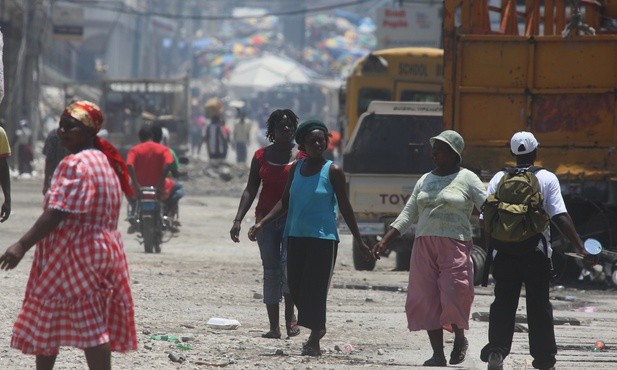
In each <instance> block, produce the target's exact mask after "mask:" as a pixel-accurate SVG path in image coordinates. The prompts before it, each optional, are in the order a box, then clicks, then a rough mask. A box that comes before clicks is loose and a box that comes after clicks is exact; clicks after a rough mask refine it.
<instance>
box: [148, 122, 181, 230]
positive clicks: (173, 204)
mask: <svg viewBox="0 0 617 370" xmlns="http://www.w3.org/2000/svg"><path fill="white" fill-rule="evenodd" d="M162 138H163V130H162V129H161V126H158V125H153V126H152V141H154V142H155V143H159V144H161V141H162ZM167 148H168V149H169V152H170V153H171V155H172V156H173V158H174V160H173V162H172V164H171V165H170V166H169V173H170V174H171V176H173V177H174V178H175V179H178V178H180V177H182V176H186V172H180V161H179V160H178V156H177V155H176V152H175V151H174V150H173V149H172V148H170V147H167ZM164 188H165V189H170V190H169V197H168V198H167V201H166V202H165V206H166V210H165V215H166V216H169V217H171V219H172V228H173V229H174V230H173V231H177V230H175V228H176V227H177V226H180V221H179V220H178V216H179V209H178V202H180V199H182V198H183V197H184V196H185V195H186V192H185V191H184V186H183V185H182V183H181V182H180V181H177V180H174V179H172V178H170V177H169V176H168V177H166V178H165V185H164Z"/></svg>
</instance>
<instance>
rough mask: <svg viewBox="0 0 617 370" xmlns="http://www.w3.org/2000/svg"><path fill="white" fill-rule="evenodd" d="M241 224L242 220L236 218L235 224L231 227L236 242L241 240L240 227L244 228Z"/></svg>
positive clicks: (231, 233)
mask: <svg viewBox="0 0 617 370" xmlns="http://www.w3.org/2000/svg"><path fill="white" fill-rule="evenodd" d="M241 224H242V223H241V221H238V220H234V225H233V226H232V227H231V230H229V235H230V236H231V240H233V241H234V242H236V243H239V242H240V229H241V228H242V226H241Z"/></svg>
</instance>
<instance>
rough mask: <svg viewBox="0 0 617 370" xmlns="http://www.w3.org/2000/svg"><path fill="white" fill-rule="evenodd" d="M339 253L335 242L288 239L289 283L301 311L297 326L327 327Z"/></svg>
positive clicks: (290, 290)
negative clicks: (332, 285)
mask: <svg viewBox="0 0 617 370" xmlns="http://www.w3.org/2000/svg"><path fill="white" fill-rule="evenodd" d="M337 251H338V242H337V241H335V240H325V239H317V238H299V237H292V236H290V237H289V238H288V241H287V283H288V284H289V292H290V293H291V297H292V298H293V300H294V303H295V305H296V307H297V308H298V325H301V326H304V327H305V328H309V329H311V330H322V329H325V328H326V300H327V298H328V286H329V285H330V278H331V277H332V271H333V269H334V263H335V262H336V253H337Z"/></svg>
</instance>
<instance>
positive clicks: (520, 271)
mask: <svg viewBox="0 0 617 370" xmlns="http://www.w3.org/2000/svg"><path fill="white" fill-rule="evenodd" d="M550 274H551V271H550V260H549V259H548V258H547V257H546V256H545V255H544V253H542V252H540V251H536V252H534V253H533V254H531V255H525V256H512V255H506V254H504V253H497V256H496V257H495V260H494V261H493V278H494V279H495V301H493V304H491V311H490V318H489V328H488V341H489V343H488V344H487V345H486V346H485V347H484V348H482V351H481V353H480V358H481V359H482V361H485V362H486V361H488V356H489V354H490V353H491V352H498V353H500V354H501V355H502V356H503V357H506V356H507V355H508V354H509V353H510V349H511V347H512V337H513V335H514V323H515V322H514V321H515V316H516V309H517V307H518V298H519V295H520V292H521V286H522V284H525V293H526V303H527V322H528V324H529V349H530V351H529V352H530V354H531V356H532V357H533V359H534V360H533V363H532V365H533V367H535V368H545V367H546V368H548V367H551V366H553V365H554V364H555V355H556V354H557V344H556V343H555V331H554V328H553V306H552V305H551V302H550V301H549V282H550V278H551V277H550Z"/></svg>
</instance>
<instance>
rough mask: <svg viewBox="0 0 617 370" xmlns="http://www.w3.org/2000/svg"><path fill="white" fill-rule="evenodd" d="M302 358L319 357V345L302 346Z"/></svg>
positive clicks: (306, 344)
mask: <svg viewBox="0 0 617 370" xmlns="http://www.w3.org/2000/svg"><path fill="white" fill-rule="evenodd" d="M302 356H314V357H315V356H321V349H320V348H319V344H317V346H314V345H312V344H308V342H307V343H305V344H303V345H302Z"/></svg>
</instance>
